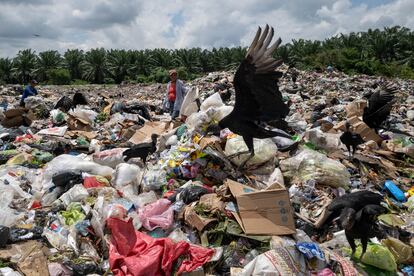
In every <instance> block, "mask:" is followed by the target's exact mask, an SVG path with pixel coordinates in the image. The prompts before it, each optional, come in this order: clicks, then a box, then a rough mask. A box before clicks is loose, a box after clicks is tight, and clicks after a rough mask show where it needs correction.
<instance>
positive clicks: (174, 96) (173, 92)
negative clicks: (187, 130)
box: [164, 69, 187, 120]
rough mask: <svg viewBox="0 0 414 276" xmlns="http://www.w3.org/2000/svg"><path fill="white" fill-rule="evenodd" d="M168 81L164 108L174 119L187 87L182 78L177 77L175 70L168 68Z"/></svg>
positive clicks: (177, 114) (178, 112) (178, 113)
mask: <svg viewBox="0 0 414 276" xmlns="http://www.w3.org/2000/svg"><path fill="white" fill-rule="evenodd" d="M169 75H170V82H168V84H167V95H166V97H165V99H164V108H165V109H167V110H168V111H169V113H170V115H171V118H172V119H173V120H174V119H176V118H177V117H178V116H179V115H180V109H181V105H182V104H183V101H184V97H185V94H186V91H187V89H186V88H185V87H184V83H183V81H182V80H179V79H178V76H177V71H176V70H174V69H173V70H170V71H169Z"/></svg>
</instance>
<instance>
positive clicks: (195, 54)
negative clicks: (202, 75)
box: [173, 48, 200, 72]
mask: <svg viewBox="0 0 414 276" xmlns="http://www.w3.org/2000/svg"><path fill="white" fill-rule="evenodd" d="M173 55H174V62H175V63H176V65H178V66H182V67H184V68H185V69H186V70H187V71H188V72H197V71H199V62H198V61H199V56H200V53H199V49H197V48H192V49H179V50H175V51H174V53H173Z"/></svg>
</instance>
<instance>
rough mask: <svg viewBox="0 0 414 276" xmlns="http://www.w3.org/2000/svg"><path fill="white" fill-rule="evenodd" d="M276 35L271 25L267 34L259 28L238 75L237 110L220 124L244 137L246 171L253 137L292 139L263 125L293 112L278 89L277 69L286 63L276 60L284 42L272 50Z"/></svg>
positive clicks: (266, 29)
mask: <svg viewBox="0 0 414 276" xmlns="http://www.w3.org/2000/svg"><path fill="white" fill-rule="evenodd" d="M273 34H274V31H273V28H269V26H268V25H266V28H265V29H264V31H263V33H262V29H261V28H260V27H259V29H258V31H257V33H256V36H255V38H254V40H253V42H252V44H251V45H250V47H249V50H248V51H247V54H246V58H245V59H244V60H243V61H242V62H241V64H240V66H239V68H238V69H237V71H236V74H235V76H234V81H233V82H234V88H235V91H236V103H235V105H234V109H233V111H232V112H231V113H230V114H229V115H227V116H226V117H224V118H223V119H222V120H221V121H220V122H219V123H218V125H219V127H220V128H221V129H224V128H229V129H230V130H231V131H233V132H234V133H236V134H239V135H241V136H242V137H243V140H244V142H245V143H246V145H247V148H248V151H246V152H240V153H238V154H237V155H240V154H243V153H248V152H249V153H250V156H249V158H248V159H246V160H245V161H244V162H243V163H242V164H241V165H240V167H239V168H243V167H244V165H245V164H246V162H247V161H248V160H249V159H250V158H252V157H253V156H254V148H253V138H259V139H264V138H269V137H275V136H283V137H286V138H291V136H290V135H288V134H286V133H284V132H282V131H280V132H279V131H277V130H269V129H267V128H264V127H263V126H262V123H266V122H269V121H277V120H282V119H283V118H284V117H286V115H288V113H289V108H288V106H287V105H286V104H285V103H283V99H282V95H281V93H280V91H279V87H278V80H279V78H280V77H281V76H282V73H281V72H278V71H276V68H278V67H279V66H280V65H281V64H282V61H281V60H275V59H274V58H273V57H272V54H273V52H274V51H275V50H276V49H277V47H278V46H279V45H280V43H281V39H280V38H279V39H278V40H277V41H276V42H275V43H274V44H273V45H272V46H270V47H269V45H270V43H271V41H272V38H273ZM268 47H269V48H268Z"/></svg>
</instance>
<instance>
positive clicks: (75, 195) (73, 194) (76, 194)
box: [59, 184, 89, 206]
mask: <svg viewBox="0 0 414 276" xmlns="http://www.w3.org/2000/svg"><path fill="white" fill-rule="evenodd" d="M88 196H89V193H88V191H87V190H86V189H85V187H83V185H82V184H77V185H74V186H73V187H72V188H70V189H69V190H68V191H67V192H66V193H64V194H63V195H62V196H61V197H60V198H59V199H60V200H61V201H62V202H63V204H65V205H66V206H69V205H70V204H71V203H73V202H80V201H82V200H83V199H85V198H87V197H88Z"/></svg>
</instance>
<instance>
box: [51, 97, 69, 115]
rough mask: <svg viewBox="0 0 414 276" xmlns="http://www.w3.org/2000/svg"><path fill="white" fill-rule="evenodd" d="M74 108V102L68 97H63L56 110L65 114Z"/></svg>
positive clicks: (56, 105) (55, 107)
mask: <svg viewBox="0 0 414 276" xmlns="http://www.w3.org/2000/svg"><path fill="white" fill-rule="evenodd" d="M72 107H73V101H72V100H71V99H70V98H69V97H67V96H63V97H62V98H60V99H59V100H58V101H57V103H56V104H55V106H54V109H60V110H62V111H63V112H68V111H69V110H70V109H71V108H72Z"/></svg>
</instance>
